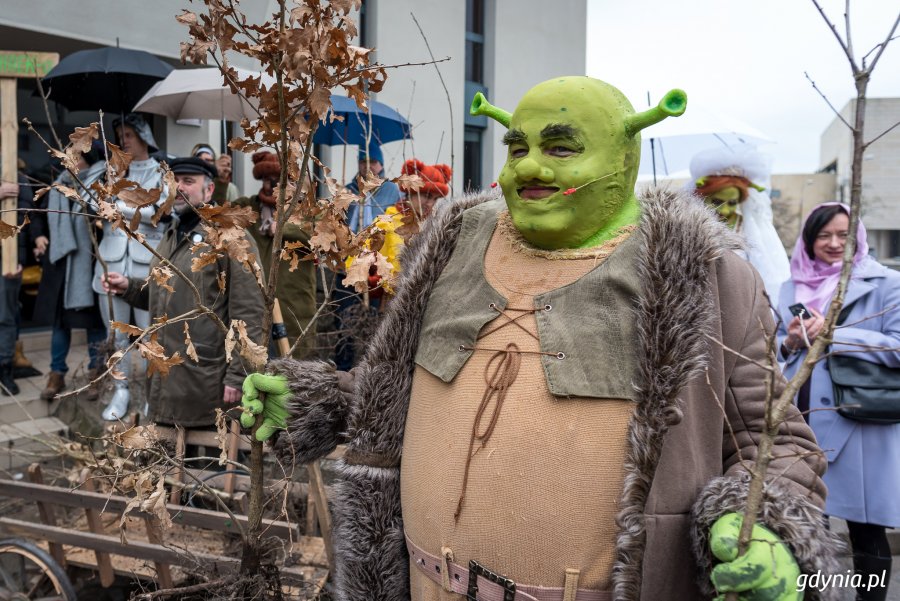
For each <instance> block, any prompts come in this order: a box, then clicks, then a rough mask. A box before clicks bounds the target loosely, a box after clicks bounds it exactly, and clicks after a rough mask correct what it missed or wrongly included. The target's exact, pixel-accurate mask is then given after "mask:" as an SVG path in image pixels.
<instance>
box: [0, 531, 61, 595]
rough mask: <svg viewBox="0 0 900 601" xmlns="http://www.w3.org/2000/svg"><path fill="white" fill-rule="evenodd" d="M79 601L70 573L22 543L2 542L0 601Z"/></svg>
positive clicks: (41, 553) (14, 540) (31, 545)
mask: <svg viewBox="0 0 900 601" xmlns="http://www.w3.org/2000/svg"><path fill="white" fill-rule="evenodd" d="M26 599H27V600H32V601H33V600H37V599H39V600H40V601H77V599H78V597H77V596H76V595H75V589H73V588H72V583H71V582H69V578H68V576H66V571H65V570H63V569H62V567H60V565H59V564H58V563H56V561H55V560H54V559H53V558H52V557H50V554H49V553H47V552H46V551H44V550H43V549H41V548H39V547H37V546H35V545H34V544H32V543H30V542H28V541H25V540H21V539H7V540H2V541H0V601H25V600H26Z"/></svg>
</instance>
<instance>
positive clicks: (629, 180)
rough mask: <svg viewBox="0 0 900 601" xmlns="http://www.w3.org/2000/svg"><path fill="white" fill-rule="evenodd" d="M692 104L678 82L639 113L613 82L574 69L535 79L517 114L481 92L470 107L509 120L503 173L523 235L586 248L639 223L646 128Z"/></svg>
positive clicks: (545, 243) (542, 243)
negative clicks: (643, 132)
mask: <svg viewBox="0 0 900 601" xmlns="http://www.w3.org/2000/svg"><path fill="white" fill-rule="evenodd" d="M686 105H687V96H686V94H685V93H684V92H683V91H681V90H672V91H670V92H669V93H668V94H666V96H665V97H664V98H663V100H662V101H661V102H660V103H659V105H658V106H657V107H655V108H653V109H650V110H648V111H646V112H643V113H635V111H634V108H632V106H631V104H630V103H629V102H628V100H627V99H626V98H625V96H624V95H623V94H622V93H621V92H620V91H619V90H617V89H616V88H614V87H613V86H611V85H609V84H607V83H605V82H602V81H600V80H598V79H593V78H590V77H579V76H575V77H561V78H557V79H551V80H549V81H545V82H543V83H540V84H538V85H536V86H535V87H533V88H532V89H531V90H529V91H528V92H527V93H526V94H525V96H524V97H523V98H522V100H521V102H519V105H518V106H517V107H516V110H515V112H514V113H513V114H512V115H510V114H509V113H507V112H505V111H503V110H501V109H498V108H497V107H494V106H491V105H490V104H489V103H488V102H487V101H486V100H485V99H484V96H483V95H482V94H480V93H479V94H476V96H475V99H474V101H473V102H472V109H471V113H472V114H473V115H487V116H489V117H491V118H493V119H495V120H496V121H498V122H499V123H501V124H503V125H505V126H506V127H508V128H509V131H508V132H507V133H506V135H505V136H504V137H503V141H504V143H505V144H506V145H507V147H508V154H507V158H506V164H505V165H504V166H503V170H502V171H501V172H500V177H499V178H498V181H499V182H500V187H501V188H502V189H503V195H504V197H505V198H506V203H507V206H508V208H509V214H510V217H511V218H512V222H513V224H514V225H515V226H516V228H517V229H518V230H519V232H520V233H521V234H522V236H523V237H524V238H525V239H526V240H527V241H528V242H530V243H531V244H533V245H534V246H537V247H539V248H544V249H558V248H585V247H591V246H596V245H598V244H602V243H603V242H605V241H607V240H609V239H611V238H613V237H614V236H615V235H616V234H617V232H618V231H619V230H620V229H621V228H622V227H623V226H626V225H630V224H634V223H637V221H638V218H639V216H640V209H639V207H638V202H637V199H636V198H635V196H634V184H635V181H636V180H637V174H638V166H639V163H640V155H641V136H640V130H642V129H643V128H645V127H648V126H650V125H652V124H654V123H657V122H659V121H661V120H663V119H665V118H666V117H668V116H678V115H681V114H682V113H683V112H684V109H685V107H686Z"/></svg>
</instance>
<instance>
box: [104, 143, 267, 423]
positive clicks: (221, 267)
mask: <svg viewBox="0 0 900 601" xmlns="http://www.w3.org/2000/svg"><path fill="white" fill-rule="evenodd" d="M170 167H171V169H172V173H174V174H175V181H176V182H177V183H178V198H177V199H176V201H175V204H174V207H173V209H174V212H175V214H176V217H177V219H173V221H172V222H171V223H170V224H169V227H168V228H167V229H166V231H165V233H164V234H163V239H162V241H161V242H160V243H159V246H158V247H157V252H159V254H160V255H161V256H162V257H165V258H166V259H167V260H168V262H169V263H170V264H171V267H173V268H175V269H178V270H179V271H181V272H182V273H183V274H184V275H185V276H187V277H188V278H190V280H191V282H192V283H193V285H194V287H196V289H197V291H198V292H199V294H200V302H202V303H203V305H204V306H206V307H208V308H209V309H211V310H212V311H213V312H214V313H215V315H216V316H217V317H218V318H219V320H221V322H222V323H223V324H224V325H225V326H226V327H229V326H230V325H231V323H232V321H234V320H243V321H244V322H245V323H246V328H247V334H248V336H249V337H250V339H251V340H253V341H254V342H256V343H259V342H260V340H261V338H262V336H261V332H262V321H263V295H262V290H261V289H260V287H259V285H258V283H257V280H256V277H255V276H254V274H253V273H252V272H251V271H250V269H249V268H248V267H247V266H245V265H243V264H242V263H240V262H238V261H236V260H235V259H233V258H231V257H228V256H225V257H221V256H220V257H218V258H217V259H216V260H215V261H214V262H212V263H209V264H207V265H205V266H204V267H203V268H202V269H200V270H199V271H192V263H193V261H194V259H196V258H198V257H199V255H200V253H202V252H203V250H200V249H197V250H196V251H195V250H194V247H196V245H198V244H200V243H202V242H203V241H204V239H205V238H206V236H207V235H208V233H207V230H206V229H205V227H204V225H203V223H202V222H201V219H200V215H199V214H198V213H197V211H196V210H195V209H196V208H198V207H201V206H203V205H204V204H207V203H209V202H210V200H211V198H212V193H213V187H214V184H213V180H214V179H215V177H216V170H215V167H214V166H212V165H209V164H208V163H206V162H205V161H202V160H200V159H197V158H183V159H175V160H174V161H172V163H171V165H170ZM245 240H246V241H247V242H248V244H249V246H250V250H249V252H250V253H252V254H253V255H254V257H255V256H258V251H257V249H256V244H255V243H254V242H253V239H252V238H251V237H250V236H249V235H246V234H245ZM204 250H209V249H208V248H206V249H204ZM158 265H159V259H156V258H154V259H153V262H152V263H151V273H152V270H153V269H154V268H155V267H157V266H158ZM221 274H224V278H222V277H221ZM105 288H106V289H107V290H108V291H109V292H111V293H114V294H117V295H121V296H122V297H123V298H124V299H125V300H126V301H127V302H128V303H129V304H131V305H133V306H135V307H138V308H143V309H149V311H150V317H151V318H152V321H153V322H154V323H155V322H156V321H157V320H159V319H160V318H161V317H164V316H165V317H168V318H169V319H172V318H174V317H176V316H178V315H183V314H184V313H187V312H189V311H192V310H195V309H196V308H197V300H196V298H195V296H194V291H193V290H192V289H191V287H190V286H187V285H186V283H185V282H184V281H182V280H181V279H179V278H178V277H177V276H173V277H172V278H171V279H170V280H169V281H168V282H165V281H163V282H159V281H157V280H156V279H154V278H153V277H151V278H150V282H149V283H146V285H145V282H144V281H143V280H139V279H137V278H126V277H124V276H123V275H122V274H120V273H116V272H111V273H110V274H109V275H108V277H107V280H106V282H105ZM184 323H186V324H188V325H187V326H186V327H187V332H188V333H189V335H190V339H191V341H192V343H193V347H194V349H196V355H197V359H196V360H193V359H191V358H189V352H188V349H187V344H186V338H187V336H186V331H185V325H183V324H174V325H170V326H167V327H164V328H162V329H161V330H160V331H159V332H158V336H157V342H159V344H161V345H162V347H163V348H164V349H165V354H166V356H172V355H173V354H174V353H176V352H178V353H180V355H181V356H182V357H183V358H184V363H183V364H181V365H178V366H175V367H173V368H172V370H171V371H170V372H169V375H168V376H167V377H166V378H163V377H162V376H161V375H160V374H159V373H158V372H157V373H154V374H153V375H152V376H151V377H150V389H149V394H148V397H147V398H148V399H149V411H148V415H149V417H150V419H152V420H154V421H156V422H160V423H166V424H177V425H181V426H184V427H187V428H189V427H200V426H210V425H213V424H214V423H215V409H216V408H217V407H223V405H230V404H233V403H236V402H238V401H239V400H240V397H241V395H240V387H241V382H242V381H243V378H244V374H245V373H246V366H245V365H244V364H243V363H242V361H241V359H240V357H238V356H237V353H235V355H234V356H232V359H231V362H230V363H228V362H227V361H226V352H225V337H226V332H225V331H223V330H222V328H221V327H220V326H219V325H218V324H217V323H216V322H215V321H214V320H213V319H212V318H211V317H210V316H208V315H203V316H201V317H199V318H196V319H193V320H190V321H188V322H184ZM119 417H121V416H119Z"/></svg>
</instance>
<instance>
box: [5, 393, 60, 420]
mask: <svg viewBox="0 0 900 601" xmlns="http://www.w3.org/2000/svg"><path fill="white" fill-rule="evenodd" d="M49 407H50V405H49V403H47V401H44V400H41V399H40V398H38V397H35V396H33V395H30V396H25V395H22V394H19V395H16V396H13V397H9V396H0V425H2V424H14V423H16V422H24V421H28V420H32V419H38V418H41V417H47V416H49V415H50V410H49Z"/></svg>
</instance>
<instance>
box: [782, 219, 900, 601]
mask: <svg viewBox="0 0 900 601" xmlns="http://www.w3.org/2000/svg"><path fill="white" fill-rule="evenodd" d="M849 215H850V212H849V208H848V207H847V205H844V204H841V203H836V202H831V203H825V204H822V205H819V206H818V207H816V208H815V209H814V210H813V212H812V213H811V214H810V215H809V216H808V217H807V218H806V222H805V223H804V225H803V232H802V234H801V236H800V239H799V240H797V244H796V246H795V247H794V253H793V256H792V257H791V279H790V280H789V281H788V282H786V283H785V284H784V285H783V286H782V287H781V294H780V298H779V313H780V317H781V320H780V325H779V332H778V333H779V342H780V345H779V351H780V354H781V359H783V360H784V361H785V369H784V373H785V376H787V377H788V378H790V377H792V376H793V375H794V374H795V373H796V372H797V369H798V368H799V367H800V364H801V363H802V362H803V358H804V357H805V356H806V352H807V340H808V342H809V343H812V341H813V340H815V339H816V337H817V336H818V335H819V332H820V331H821V328H822V324H823V323H824V318H823V316H822V315H823V314H824V313H825V312H826V311H827V310H828V305H829V303H830V302H831V298H832V296H833V295H834V292H835V290H836V288H837V283H838V279H839V278H840V272H841V261H842V259H843V256H844V246H845V245H846V242H847V238H848V237H849V235H850V232H849V229H850V217H849ZM856 241H857V249H856V254H855V255H854V257H853V272H852V277H851V280H850V283H849V285H848V287H847V294H846V296H845V298H844V311H843V313H842V315H843V319H842V320H841V323H842V324H846V325H842V326H840V327H838V328H837V329H835V332H834V336H833V338H834V342H833V344H832V346H831V349H830V350H831V351H845V352H846V351H852V352H853V354H852V356H853V357H856V358H859V359H862V360H865V361H869V362H872V363H879V364H882V365H887V366H889V367H900V273H898V272H896V271H893V270H890V269H888V268H887V267H885V266H883V265H881V264H880V263H878V262H877V261H876V260H875V259H873V258H871V257H870V256H869V255H868V252H869V246H868V244H867V243H866V230H865V227H863V225H862V223H860V224H859V229H858V230H857V233H856ZM795 303H803V305H804V306H805V307H806V308H807V309H808V311H809V312H810V313H811V314H812V315H811V316H806V315H804V317H805V318H806V319H804V320H803V323H802V326H801V319H800V317H795V316H794V315H792V314H791V311H790V308H789V307H790V306H791V305H794V304H795ZM804 329H805V337H804ZM797 404H798V406H799V407H800V410H801V411H803V412H805V415H806V418H807V421H808V422H809V424H810V426H812V429H813V431H814V432H815V434H816V438H817V440H818V442H819V446H820V447H821V448H822V449H823V450H824V452H825V455H826V457H827V458H828V470H827V472H826V473H825V477H824V480H825V484H827V485H828V497H827V499H826V501H825V503H826V505H825V512H826V513H827V514H829V515H831V516H835V517H839V518H843V519H845V520H847V525H848V527H849V530H850V542H851V545H852V547H853V563H854V566H855V568H856V570H857V572H860V573H862V574H863V577H862V582H863V587H861V588H860V589H859V590H857V595H858V597H857V598H858V599H862V600H865V601H868V600H878V601H883V600H884V599H886V597H887V581H889V580H890V574H891V550H890V546H889V545H888V541H887V536H886V534H885V527H889V528H896V527H898V526H900V503H898V502H897V499H898V498H900V424H893V425H881V424H871V423H863V422H859V421H854V420H851V419H847V418H844V417H842V416H840V415H838V413H837V412H836V411H834V392H833V388H832V383H831V378H830V376H829V372H828V367H827V363H826V362H825V361H820V362H819V363H817V364H816V366H815V368H814V370H813V374H812V377H811V378H810V379H809V380H808V381H807V383H806V384H804V386H803V388H802V389H801V391H800V393H799V394H798V395H797ZM885 570H887V572H886V574H887V578H886V579H885V581H884V584H885V586H883V587H880V586H878V587H875V588H873V589H871V590H867V587H866V586H865V585H866V583H867V582H868V574H873V575H877V576H878V577H879V579H880V577H881V575H882V574H883V573H884V571H885Z"/></svg>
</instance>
